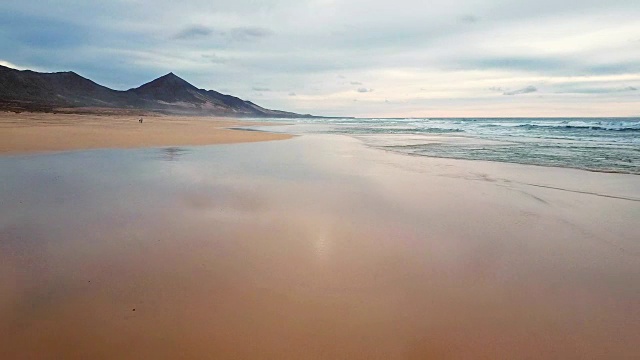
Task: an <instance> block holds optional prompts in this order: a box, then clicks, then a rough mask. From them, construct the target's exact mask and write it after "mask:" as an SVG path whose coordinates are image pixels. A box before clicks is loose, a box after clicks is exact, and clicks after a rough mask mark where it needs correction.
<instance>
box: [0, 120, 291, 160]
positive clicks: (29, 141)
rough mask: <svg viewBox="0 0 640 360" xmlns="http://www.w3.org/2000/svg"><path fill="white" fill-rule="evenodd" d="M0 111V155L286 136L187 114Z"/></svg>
mask: <svg viewBox="0 0 640 360" xmlns="http://www.w3.org/2000/svg"><path fill="white" fill-rule="evenodd" d="M139 118H140V117H136V116H122V115H111V114H104V115H103V114H101V115H96V114H93V115H77V114H46V113H20V114H15V113H6V112H5V113H0V156H5V155H20V154H31V153H36V154H37V153H50V152H64V151H75V150H92V149H112V148H116V149H130V148H153V147H163V146H201V145H215V144H235V143H247V142H258V141H274V140H286V139H290V138H292V137H293V135H289V134H279V133H270V132H266V131H261V132H258V131H247V130H242V129H237V128H233V127H238V126H251V125H261V126H264V125H268V124H266V123H258V122H246V121H240V120H233V119H229V118H210V117H187V116H164V115H155V116H145V117H143V119H144V121H143V123H139V122H138V119H139Z"/></svg>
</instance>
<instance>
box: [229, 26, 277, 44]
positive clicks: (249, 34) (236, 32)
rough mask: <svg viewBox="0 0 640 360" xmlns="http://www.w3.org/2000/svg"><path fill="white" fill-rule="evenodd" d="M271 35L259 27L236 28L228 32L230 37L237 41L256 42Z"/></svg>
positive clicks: (268, 31)
mask: <svg viewBox="0 0 640 360" xmlns="http://www.w3.org/2000/svg"><path fill="white" fill-rule="evenodd" d="M272 34H273V32H272V31H271V30H269V29H266V28H261V27H238V28H234V29H231V30H230V31H229V35H230V37H231V38H233V39H234V40H238V41H253V40H258V39H261V38H264V37H267V36H271V35H272Z"/></svg>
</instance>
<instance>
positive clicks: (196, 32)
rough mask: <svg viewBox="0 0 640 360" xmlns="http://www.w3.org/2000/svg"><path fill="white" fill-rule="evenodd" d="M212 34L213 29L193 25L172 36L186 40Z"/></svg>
mask: <svg viewBox="0 0 640 360" xmlns="http://www.w3.org/2000/svg"><path fill="white" fill-rule="evenodd" d="M211 34H213V29H211V28H209V27H206V26H203V25H193V26H190V27H188V28H186V29H183V30H181V31H180V32H178V33H177V34H176V35H175V36H174V38H175V39H179V40H188V39H194V38H201V37H206V36H209V35H211Z"/></svg>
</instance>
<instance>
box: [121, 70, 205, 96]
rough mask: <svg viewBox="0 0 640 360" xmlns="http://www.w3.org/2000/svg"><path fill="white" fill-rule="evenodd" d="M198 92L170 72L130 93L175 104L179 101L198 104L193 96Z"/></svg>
mask: <svg viewBox="0 0 640 360" xmlns="http://www.w3.org/2000/svg"><path fill="white" fill-rule="evenodd" d="M197 90H198V89H197V88H196V87H195V86H193V85H191V84H189V83H188V82H187V81H186V80H184V79H182V78H181V77H179V76H177V75H176V74H174V73H173V72H170V73H168V74H166V75H163V76H161V77H159V78H157V79H155V80H152V81H150V82H148V83H146V84H144V85H142V86H140V87H138V88H135V89H131V90H130V91H133V92H135V93H137V94H138V95H141V96H143V97H146V98H153V99H158V100H162V101H165V102H169V103H173V102H177V101H185V102H194V101H195V102H197V99H195V98H194V95H193V93H194V91H197Z"/></svg>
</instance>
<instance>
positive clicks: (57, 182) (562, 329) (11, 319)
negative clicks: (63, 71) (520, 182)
mask: <svg viewBox="0 0 640 360" xmlns="http://www.w3.org/2000/svg"><path fill="white" fill-rule="evenodd" d="M161 152H162V155H161V156H160V157H159V158H158V156H157V154H158V150H157V149H149V150H129V151H119V150H112V151H93V152H79V153H68V154H60V155H47V156H25V157H14V158H0V169H2V171H3V180H4V182H3V191H2V192H1V193H0V200H2V201H0V215H2V216H0V240H1V241H0V274H1V276H0V334H2V336H1V337H0V358H3V359H4V358H7V359H22V358H37V359H41V358H45V359H46V358H65V359H74V358H77V359H87V358H117V359H140V358H167V359H175V358H193V359H199V358H209V357H211V358H260V359H285V358H288V359H301V358H335V359H338V358H344V359H353V358H362V359H372V358H379V359H390V358H398V359H405V358H407V359H425V358H448V357H449V358H565V359H566V358H594V357H595V358H625V357H626V358H632V357H633V356H634V354H636V348H635V345H636V344H637V340H638V335H637V334H638V333H640V323H639V321H638V319H639V318H640V317H639V316H638V315H640V314H639V312H638V311H639V309H638V305H637V299H638V298H639V295H640V289H639V288H638V284H639V283H640V275H639V272H638V268H639V265H640V259H639V258H637V257H634V256H629V255H627V254H625V253H623V252H620V251H616V250H614V249H612V248H611V246H609V245H605V244H603V243H602V242H600V241H598V240H600V239H606V240H607V241H609V242H610V243H611V242H612V243H614V244H616V246H618V247H623V248H626V249H628V250H636V249H637V248H638V244H637V234H638V233H637V230H636V229H635V222H634V219H637V215H639V214H640V208H639V206H638V203H637V202H631V201H626V202H625V201H624V200H620V199H609V198H602V197H591V196H590V195H588V194H578V193H569V192H560V193H556V192H554V190H552V189H545V188H527V189H526V191H528V192H529V193H531V194H534V195H535V196H536V197H538V198H541V199H544V200H545V201H544V202H540V201H537V200H535V199H534V198H532V197H531V196H529V195H527V194H524V193H523V192H522V190H523V189H521V188H513V189H510V188H508V187H506V186H502V184H495V183H492V182H487V181H474V180H469V179H468V178H469V177H470V176H469V173H470V170H469V169H468V168H467V167H466V166H467V165H464V164H466V163H461V162H456V161H450V160H424V159H413V158H408V157H403V156H400V155H395V154H386V153H384V152H379V151H375V150H369V149H365V148H362V147H360V146H359V145H358V144H357V143H354V142H352V141H350V140H346V139H340V138H333V137H319V138H317V139H316V138H314V137H303V138H298V139H295V140H290V141H286V142H278V143H264V144H262V143H258V144H249V145H247V144H245V145H234V146H223V147H205V148H188V150H185V151H183V150H181V149H173V150H169V149H165V150H161ZM347 154H348V155H353V156H349V157H347V156H345V155H347ZM114 159H117V161H114ZM168 159H171V160H176V159H179V161H172V162H171V163H167V162H166V161H164V160H168ZM425 161H430V162H426V163H425ZM469 166H471V165H469ZM485 166H489V165H485ZM496 166H499V167H500V166H502V165H496ZM504 168H505V169H507V168H508V169H516V170H517V171H516V175H513V174H507V173H505V174H501V175H500V176H503V177H505V178H512V179H514V180H517V177H518V176H521V175H518V174H520V172H526V171H527V170H526V169H529V168H528V167H518V166H511V167H509V165H506V167H504ZM167 169H170V171H171V176H166V175H167ZM501 169H502V168H496V169H494V170H495V171H496V172H498V171H502V170H501ZM485 170H487V169H486V168H485ZM489 170H491V169H489ZM540 171H542V170H540ZM549 171H551V173H546V174H543V175H541V177H543V178H545V179H550V178H554V177H558V178H560V176H557V174H560V175H562V176H563V177H569V178H570V177H571V176H574V175H573V174H578V175H576V176H580V177H584V178H583V180H585V182H587V183H589V184H591V185H592V186H596V185H594V184H596V183H597V182H598V181H600V180H599V179H605V180H606V179H616V181H617V180H620V181H621V184H627V185H629V184H631V185H630V187H629V189H631V190H632V191H631V192H634V191H637V190H638V189H637V185H633V182H632V181H631V182H623V181H622V180H624V181H626V179H631V178H627V177H620V176H616V175H606V176H610V177H606V176H604V177H603V174H589V173H582V172H579V173H578V172H571V171H570V172H566V170H562V169H557V170H549ZM554 171H555V172H554ZM457 172H460V173H457ZM465 174H467V176H466V177H467V178H465V176H462V175H465ZM554 174H556V175H554ZM5 175H6V176H5ZM459 175H460V176H459ZM523 176H524V177H526V179H527V181H530V182H533V181H536V179H535V176H530V175H529V174H525V175H523ZM611 176H613V177H611ZM605 182H606V181H605ZM514 183H515V182H514ZM552 185H553V184H552ZM565 185H566V184H559V185H558V186H559V187H561V186H565ZM591 185H590V186H591ZM511 186H516V185H511ZM621 187H622V186H621ZM636 195H637V194H630V195H629V196H636ZM594 219H600V223H598V222H597V221H594Z"/></svg>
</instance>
